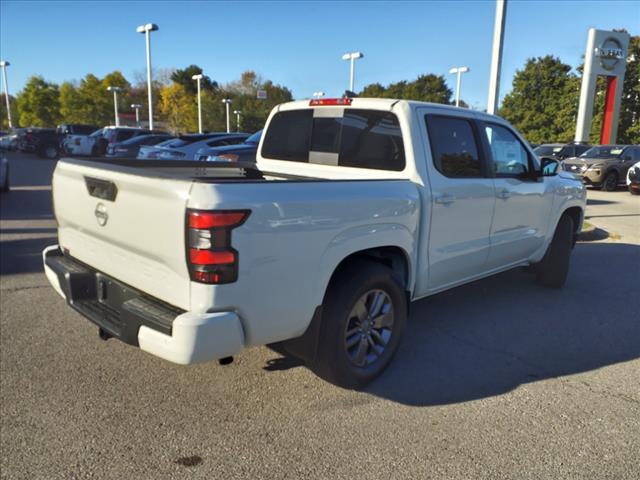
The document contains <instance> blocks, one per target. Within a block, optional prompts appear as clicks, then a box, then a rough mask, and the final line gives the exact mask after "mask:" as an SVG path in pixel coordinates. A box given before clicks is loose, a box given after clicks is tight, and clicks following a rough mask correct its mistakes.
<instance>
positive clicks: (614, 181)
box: [602, 172, 618, 192]
mask: <svg viewBox="0 0 640 480" xmlns="http://www.w3.org/2000/svg"><path fill="white" fill-rule="evenodd" d="M617 186H618V174H617V173H616V172H609V173H607V176H606V177H604V181H603V182H602V190H604V191H605V192H613V191H614V190H615V189H616V187H617Z"/></svg>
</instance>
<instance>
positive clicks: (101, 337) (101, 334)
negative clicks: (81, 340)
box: [98, 328, 113, 341]
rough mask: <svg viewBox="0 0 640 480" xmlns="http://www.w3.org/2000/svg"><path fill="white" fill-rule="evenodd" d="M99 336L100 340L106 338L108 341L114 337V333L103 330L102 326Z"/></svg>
mask: <svg viewBox="0 0 640 480" xmlns="http://www.w3.org/2000/svg"><path fill="white" fill-rule="evenodd" d="M98 336H99V337H100V340H104V341H107V340H109V339H110V338H111V337H113V335H111V334H110V333H109V332H107V331H106V330H103V329H102V328H99V329H98Z"/></svg>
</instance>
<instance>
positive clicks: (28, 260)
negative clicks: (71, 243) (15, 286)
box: [0, 237, 58, 275]
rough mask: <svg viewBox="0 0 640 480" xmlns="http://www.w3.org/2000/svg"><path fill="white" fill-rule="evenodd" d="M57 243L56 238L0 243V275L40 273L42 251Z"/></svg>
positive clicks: (41, 268) (41, 269)
mask: <svg viewBox="0 0 640 480" xmlns="http://www.w3.org/2000/svg"><path fill="white" fill-rule="evenodd" d="M57 242H58V239H57V238H56V237H43V238H29V239H20V240H6V241H2V242H0V252H1V253H0V275H11V274H15V273H34V272H42V271H43V266H42V250H44V248H45V247H47V246H49V245H53V244H55V243H57Z"/></svg>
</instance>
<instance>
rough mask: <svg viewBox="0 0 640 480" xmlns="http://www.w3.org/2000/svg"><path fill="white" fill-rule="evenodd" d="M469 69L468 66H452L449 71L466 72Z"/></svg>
mask: <svg viewBox="0 0 640 480" xmlns="http://www.w3.org/2000/svg"><path fill="white" fill-rule="evenodd" d="M470 70H471V69H470V68H469V67H453V68H451V69H449V73H467V72H468V71H470Z"/></svg>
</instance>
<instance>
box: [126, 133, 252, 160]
mask: <svg viewBox="0 0 640 480" xmlns="http://www.w3.org/2000/svg"><path fill="white" fill-rule="evenodd" d="M248 137H249V134H248V133H202V134H190V135H182V136H180V137H178V138H174V139H173V140H168V141H166V142H162V143H159V144H158V145H156V146H153V147H140V152H139V153H138V158H139V159H155V160H194V158H195V156H196V154H197V152H198V150H200V149H201V148H203V147H221V146H224V145H237V144H239V143H242V142H244V141H245V139H246V138H248Z"/></svg>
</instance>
